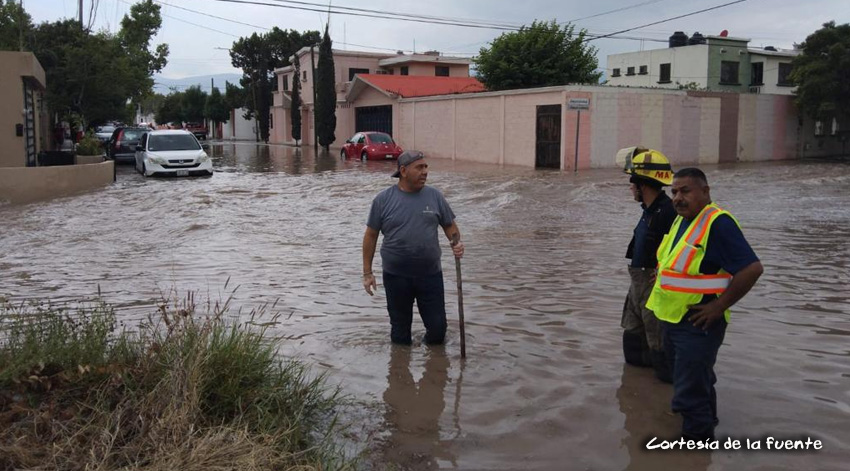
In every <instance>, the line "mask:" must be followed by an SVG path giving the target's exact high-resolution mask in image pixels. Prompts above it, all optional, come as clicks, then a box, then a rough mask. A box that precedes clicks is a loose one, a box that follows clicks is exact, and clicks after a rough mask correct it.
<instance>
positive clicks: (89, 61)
mask: <svg viewBox="0 0 850 471" xmlns="http://www.w3.org/2000/svg"><path fill="white" fill-rule="evenodd" d="M7 7H8V5H7ZM161 23H162V21H161V17H160V15H159V6H158V5H154V4H153V3H152V2H151V1H150V0H145V1H143V2H140V3H137V4H136V5H134V6H133V7H132V8H131V10H130V14H129V15H128V16H125V17H124V20H123V21H122V27H121V30H120V31H119V33H118V34H110V33H108V32H100V33H96V34H89V33H88V32H86V31H81V30H80V25H79V23H78V22H77V21H76V20H73V19H66V20H62V21H56V22H53V23H41V24H39V25H38V26H36V27H34V28H33V29H32V31H31V32H30V33H29V34H28V35H27V37H26V38H25V39H26V43H27V44H26V47H27V48H28V49H29V50H31V51H32V52H33V53H34V54H35V55H36V57H37V58H38V61H39V63H41V65H42V67H43V68H44V71H45V74H46V76H47V93H46V99H47V103H48V105H49V107H50V108H51V110H52V111H54V112H58V113H60V114H61V115H63V116H68V115H71V114H80V115H82V116H83V117H84V118H85V120H86V121H88V122H89V123H98V122H102V121H105V120H108V119H114V118H121V117H124V115H125V114H126V109H127V102H128V101H133V102H136V101H137V100H139V99H141V97H143V96H146V95H148V94H150V93H151V92H152V86H153V80H152V79H151V77H150V75H151V73H152V71H157V70H160V69H161V68H162V66H164V65H165V57H166V55H167V53H168V47H167V46H166V45H160V46H158V47H157V52H156V53H155V54H154V53H151V52H150V51H148V49H147V48H148V44H149V42H150V38H151V37H153V35H155V34H156V32H157V31H158V29H159V27H160V25H161Z"/></svg>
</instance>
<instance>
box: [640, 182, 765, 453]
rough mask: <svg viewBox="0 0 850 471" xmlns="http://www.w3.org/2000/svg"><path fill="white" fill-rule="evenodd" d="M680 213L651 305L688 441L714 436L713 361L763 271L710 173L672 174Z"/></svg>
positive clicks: (664, 249) (662, 249) (662, 251)
mask: <svg viewBox="0 0 850 471" xmlns="http://www.w3.org/2000/svg"><path fill="white" fill-rule="evenodd" d="M671 192H672V194H673V206H674V208H675V209H676V212H677V213H678V216H677V217H676V219H675V220H674V221H673V226H672V227H671V228H670V232H669V233H668V234H667V236H666V237H664V239H663V240H662V241H661V245H660V246H659V247H658V276H657V277H656V280H655V284H654V286H653V287H652V293H651V294H650V296H649V300H648V301H647V303H646V307H647V308H649V309H650V310H652V311H653V312H654V313H655V317H657V318H658V319H659V320H661V321H662V323H663V328H664V346H665V349H666V350H667V358H668V361H670V362H671V363H672V366H673V401H672V406H673V411H674V412H679V413H681V414H682V436H683V437H684V438H685V439H686V440H706V439H714V428H715V426H717V424H718V422H719V421H718V419H717V393H716V392H715V389H714V383H715V382H716V381H717V377H716V376H715V374H714V363H715V361H716V360H717V352H718V350H719V349H720V345H721V344H722V343H723V338H724V336H725V333H726V325H727V324H728V322H729V320H730V313H729V308H730V307H732V306H733V305H734V304H735V303H737V302H738V301H739V300H740V299H741V298H743V297H744V296H745V295H746V294H747V293H748V292H749V291H750V289H751V288H752V287H753V285H755V283H756V281H757V280H758V279H759V277H760V276H761V274H762V273H763V272H764V267H762V264H761V262H760V261H759V259H758V257H757V256H756V254H755V252H754V251H753V249H752V247H750V244H749V243H748V242H747V239H746V238H744V234H743V232H741V228H740V226H739V225H738V220H737V219H735V217H734V216H732V215H731V214H730V213H729V212H728V211H726V210H724V209H722V208H720V207H719V206H717V205H716V204H714V203H713V202H712V200H711V193H710V188H709V186H708V180H707V179H706V176H705V173H703V171H702V170H700V169H698V168H685V169H681V170H679V171H678V172H676V174H675V175H674V176H673V185H672V189H671Z"/></svg>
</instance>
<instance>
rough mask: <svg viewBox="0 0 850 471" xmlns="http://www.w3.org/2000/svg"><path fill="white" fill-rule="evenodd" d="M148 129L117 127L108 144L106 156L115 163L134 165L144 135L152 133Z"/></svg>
mask: <svg viewBox="0 0 850 471" xmlns="http://www.w3.org/2000/svg"><path fill="white" fill-rule="evenodd" d="M150 130H151V129H150V128H147V127H117V128H115V131H113V132H112V136H111V137H110V138H109V140H108V141H107V142H106V156H107V157H108V158H110V159H112V160H114V161H115V163H116V164H117V163H119V162H122V163H123V162H126V163H133V162H135V160H136V146H137V145H139V141H140V140H141V139H142V135H143V134H144V133H146V132H150Z"/></svg>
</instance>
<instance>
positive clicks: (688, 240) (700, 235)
mask: <svg viewBox="0 0 850 471" xmlns="http://www.w3.org/2000/svg"><path fill="white" fill-rule="evenodd" d="M719 212H720V209H718V208H716V207H715V208H708V209H707V210H705V211H703V212H702V215H701V216H700V218H699V219H698V220H697V221H696V223H695V224H693V226H692V227H691V229H690V230H689V231H688V234H687V235H686V236H685V246H684V247H683V248H682V250H681V251H680V252H679V254H678V255H676V258H675V259H674V260H673V265H672V266H671V267H670V268H672V269H673V270H674V271H677V272H679V273H687V272H688V269H689V268H690V267H691V262H692V261H693V259H694V255H696V254H697V250H696V248H695V247H696V246H697V245H699V244H701V243H702V240H703V239H704V238H705V234H706V232H707V230H708V227H709V221H711V217H712V216H714V214H716V213H719Z"/></svg>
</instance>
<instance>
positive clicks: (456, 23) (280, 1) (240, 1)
mask: <svg viewBox="0 0 850 471" xmlns="http://www.w3.org/2000/svg"><path fill="white" fill-rule="evenodd" d="M213 1H216V2H226V3H237V4H243V5H260V6H267V7H275V8H287V9H291V10H303V11H314V12H318V13H328V12H330V13H331V14H336V15H348V16H360V17H366V18H379V19H383V20H399V21H409V22H413V23H427V24H436V25H445V26H460V27H464V28H479V29H497V30H503V31H519V29H520V28H519V27H507V26H500V25H495V24H494V25H485V24H473V23H463V22H460V21H437V20H432V19H425V18H421V17H413V16H410V17H403V16H395V17H393V18H387V15H399V14H393V13H391V12H383V13H382V14H380V15H378V14H371V13H359V12H352V11H338V10H336V11H335V10H334V9H335V8H337V7H331V8H330V9H326V8H308V7H306V6H295V5H285V4H283V2H284V1H288V0H269V1H276V2H278V3H262V2H257V1H251V0H213ZM300 3H305V2H300Z"/></svg>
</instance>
